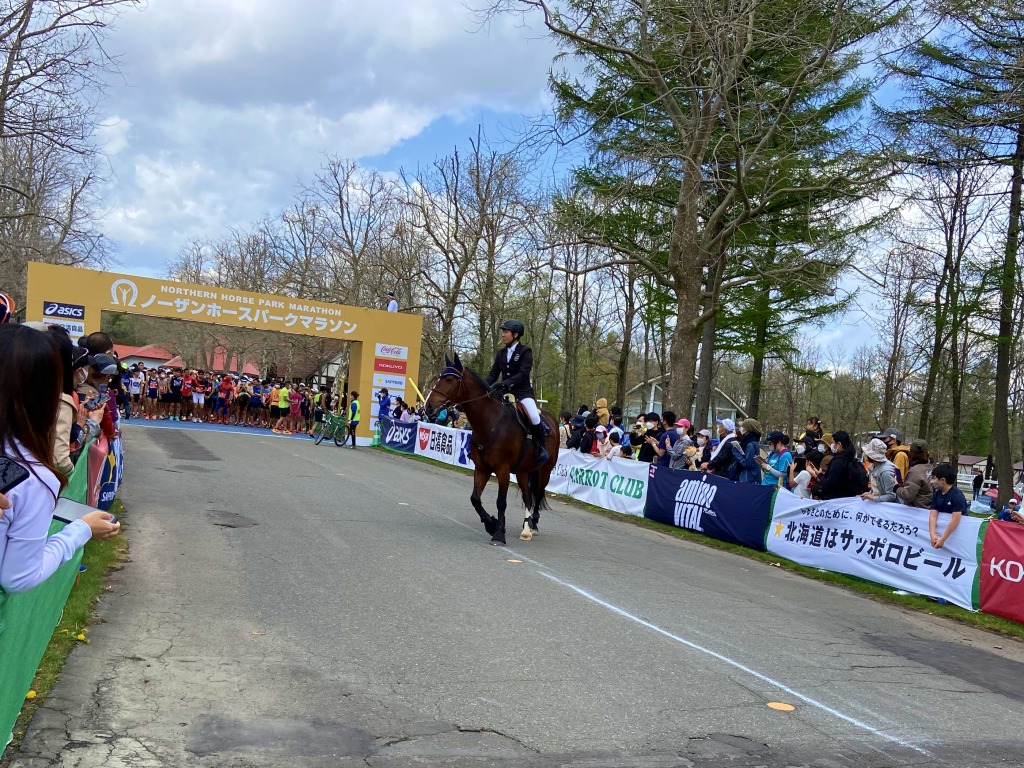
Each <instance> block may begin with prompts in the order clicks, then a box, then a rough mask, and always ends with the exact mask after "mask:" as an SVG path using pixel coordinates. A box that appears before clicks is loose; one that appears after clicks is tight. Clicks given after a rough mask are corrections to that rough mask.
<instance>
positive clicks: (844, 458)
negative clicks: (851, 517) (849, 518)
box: [816, 430, 868, 499]
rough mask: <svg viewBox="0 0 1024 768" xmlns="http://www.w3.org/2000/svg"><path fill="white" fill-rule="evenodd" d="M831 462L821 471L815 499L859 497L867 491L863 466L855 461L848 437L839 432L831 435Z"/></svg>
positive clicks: (844, 433) (865, 473)
mask: <svg viewBox="0 0 1024 768" xmlns="http://www.w3.org/2000/svg"><path fill="white" fill-rule="evenodd" d="M829 447H830V449H831V451H832V460H831V461H830V462H829V465H828V470H827V471H822V473H821V474H822V477H820V478H819V483H818V485H817V488H816V498H820V499H841V498H847V497H850V496H860V495H861V494H862V493H864V492H865V491H867V490H868V476H867V472H865V471H864V465H863V464H861V463H860V462H859V461H857V457H856V455H855V452H854V449H853V442H852V441H851V439H850V435H849V434H848V433H847V432H844V431H843V430H839V431H838V432H836V433H835V434H834V435H832V445H831V446H829Z"/></svg>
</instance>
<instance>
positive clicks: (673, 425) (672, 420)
mask: <svg viewBox="0 0 1024 768" xmlns="http://www.w3.org/2000/svg"><path fill="white" fill-rule="evenodd" d="M661 426H662V427H663V431H662V432H661V434H660V435H658V438H657V440H655V441H654V442H653V448H654V455H655V456H656V457H657V458H656V459H654V461H656V462H657V465H658V466H659V467H670V466H672V457H671V456H670V455H669V450H670V449H671V448H672V446H673V445H674V444H675V442H676V440H678V439H679V438H680V437H681V436H683V435H685V434H686V430H687V429H689V428H690V422H689V421H688V420H687V419H679V420H678V421H676V415H675V413H673V412H672V411H665V413H664V414H663V415H662V419H661Z"/></svg>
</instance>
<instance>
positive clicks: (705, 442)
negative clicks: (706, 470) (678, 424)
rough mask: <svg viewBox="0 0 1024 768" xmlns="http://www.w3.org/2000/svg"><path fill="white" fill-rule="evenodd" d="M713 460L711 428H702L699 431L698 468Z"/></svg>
mask: <svg viewBox="0 0 1024 768" xmlns="http://www.w3.org/2000/svg"><path fill="white" fill-rule="evenodd" d="M709 461H711V430H710V429H702V430H701V431H700V432H698V433H697V459H696V464H697V467H696V468H700V467H701V466H702V465H704V464H707V463H708V462H709Z"/></svg>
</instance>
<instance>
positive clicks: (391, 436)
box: [380, 417, 416, 453]
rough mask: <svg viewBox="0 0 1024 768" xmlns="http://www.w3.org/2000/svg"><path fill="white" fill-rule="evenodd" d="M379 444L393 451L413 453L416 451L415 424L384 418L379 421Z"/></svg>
mask: <svg viewBox="0 0 1024 768" xmlns="http://www.w3.org/2000/svg"><path fill="white" fill-rule="evenodd" d="M380 444H381V445H383V446H384V447H385V448H390V449H391V450H393V451H401V452H402V453H414V452H415V449H416V424H415V422H411V421H410V422H402V421H396V420H395V419H389V418H386V417H385V418H383V419H381V420H380Z"/></svg>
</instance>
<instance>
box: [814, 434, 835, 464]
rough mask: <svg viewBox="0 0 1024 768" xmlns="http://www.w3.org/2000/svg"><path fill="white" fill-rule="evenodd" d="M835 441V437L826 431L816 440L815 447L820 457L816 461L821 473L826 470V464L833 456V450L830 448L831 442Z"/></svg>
mask: <svg viewBox="0 0 1024 768" xmlns="http://www.w3.org/2000/svg"><path fill="white" fill-rule="evenodd" d="M834 442H835V437H834V436H833V435H832V433H831V432H826V433H825V434H823V435H822V436H821V440H819V441H818V444H817V446H816V447H817V449H818V451H819V452H820V453H821V459H820V461H819V462H818V467H819V471H820V472H822V473H825V472H828V465H829V464H830V463H831V462H832V457H833V456H835V452H834V451H833V450H832V444H833V443H834Z"/></svg>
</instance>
